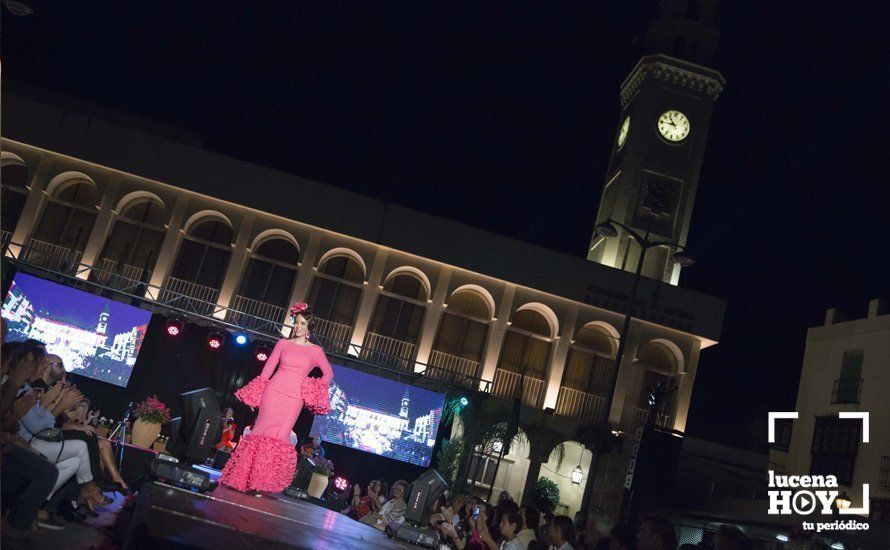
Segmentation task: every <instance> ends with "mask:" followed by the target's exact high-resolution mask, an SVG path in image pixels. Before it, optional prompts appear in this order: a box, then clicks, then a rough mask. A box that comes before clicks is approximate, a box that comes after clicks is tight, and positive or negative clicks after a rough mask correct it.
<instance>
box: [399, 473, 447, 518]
mask: <svg viewBox="0 0 890 550" xmlns="http://www.w3.org/2000/svg"><path fill="white" fill-rule="evenodd" d="M446 490H448V484H447V483H446V482H445V480H444V479H442V476H441V475H439V472H437V471H436V470H427V471H426V472H424V473H423V475H421V476H420V477H419V478H417V480H416V481H415V482H414V483H412V484H411V491H410V492H409V493H408V500H407V502H408V509H407V511H406V512H405V520H407V521H409V522H411V523H414V524H415V525H420V526H422V527H423V526H426V524H427V522H428V521H429V519H430V514H431V510H430V506H431V505H432V504H433V502H434V501H435V500H436V499H437V498H439V497H440V496H442V495H443V494H444V493H445V491H446ZM436 511H437V512H438V510H436Z"/></svg>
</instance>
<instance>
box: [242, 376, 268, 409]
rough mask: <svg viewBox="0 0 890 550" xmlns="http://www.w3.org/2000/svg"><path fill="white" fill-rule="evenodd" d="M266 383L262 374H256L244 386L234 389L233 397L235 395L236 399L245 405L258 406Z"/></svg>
mask: <svg viewBox="0 0 890 550" xmlns="http://www.w3.org/2000/svg"><path fill="white" fill-rule="evenodd" d="M268 385H269V381H268V380H266V379H265V378H263V377H262V376H257V377H256V378H254V379H253V380H251V381H250V382H249V383H248V384H247V385H246V386H244V387H243V388H241V389H240V390H238V391H236V392H235V397H237V398H238V400H239V401H241V402H242V403H244V404H245V405H248V406H250V407H259V406H260V400H261V399H262V397H263V392H264V391H265V390H266V386H268Z"/></svg>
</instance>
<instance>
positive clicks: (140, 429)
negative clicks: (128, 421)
mask: <svg viewBox="0 0 890 550" xmlns="http://www.w3.org/2000/svg"><path fill="white" fill-rule="evenodd" d="M133 416H135V417H136V422H135V423H134V424H133V432H132V433H133V444H134V445H138V446H140V447H144V448H146V449H150V448H151V446H152V444H153V443H154V442H155V440H156V439H157V438H158V434H160V433H161V426H162V425H163V424H164V423H165V422H168V421H169V420H170V409H169V408H168V407H167V405H165V404H164V403H162V402H161V401H160V400H159V399H158V398H157V396H154V395H153V396H151V397H147V398H146V399H145V400H144V401H141V402H139V403H137V404H136V408H134V409H133Z"/></svg>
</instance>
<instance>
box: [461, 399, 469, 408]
mask: <svg viewBox="0 0 890 550" xmlns="http://www.w3.org/2000/svg"><path fill="white" fill-rule="evenodd" d="M458 402H459V403H460V406H461V407H466V406H467V405H469V404H470V400H469V399H467V398H466V397H461V398H460V401H458Z"/></svg>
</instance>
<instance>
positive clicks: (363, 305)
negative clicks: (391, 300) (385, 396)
mask: <svg viewBox="0 0 890 550" xmlns="http://www.w3.org/2000/svg"><path fill="white" fill-rule="evenodd" d="M388 256H389V251H388V250H386V249H385V248H378V249H377V253H376V254H375V255H374V263H373V264H371V272H370V273H369V274H368V280H367V282H365V289H364V291H363V292H362V299H361V301H360V302H359V306H358V314H357V315H356V319H355V327H354V328H353V329H352V339H351V340H350V343H351V344H352V345H353V346H361V345H362V344H363V343H364V341H365V334H366V333H367V332H368V325H369V324H370V323H371V315H373V314H374V306H375V305H376V304H377V298H378V297H379V296H380V281H382V280H383V270H384V269H386V259H387V257H388ZM349 355H358V352H357V351H356V350H355V348H353V347H351V346H350V348H349Z"/></svg>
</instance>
